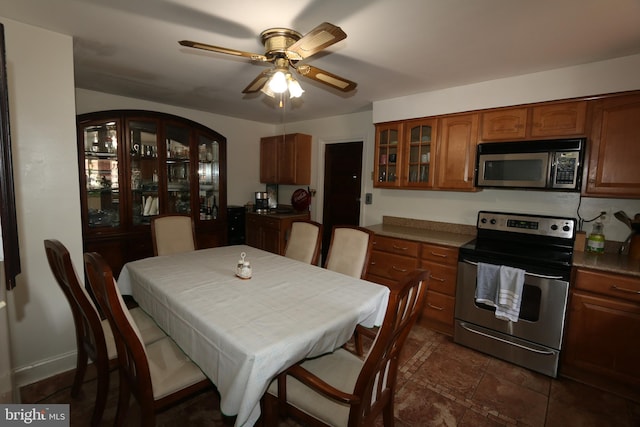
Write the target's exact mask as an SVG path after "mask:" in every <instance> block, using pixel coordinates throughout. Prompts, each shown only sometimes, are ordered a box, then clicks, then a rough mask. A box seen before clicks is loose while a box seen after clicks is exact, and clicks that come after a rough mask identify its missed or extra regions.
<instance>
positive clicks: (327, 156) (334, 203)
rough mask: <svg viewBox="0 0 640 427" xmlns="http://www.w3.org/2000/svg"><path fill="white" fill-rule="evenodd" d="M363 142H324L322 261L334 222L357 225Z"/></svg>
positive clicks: (324, 257) (336, 223)
mask: <svg viewBox="0 0 640 427" xmlns="http://www.w3.org/2000/svg"><path fill="white" fill-rule="evenodd" d="M361 182H362V142H347V143H339V144H327V145H326V147H325V151H324V205H323V210H322V224H323V230H324V231H323V237H322V260H323V261H322V262H323V263H324V260H325V259H326V256H327V252H328V250H329V243H330V242H331V229H332V228H333V226H334V225H360V190H361Z"/></svg>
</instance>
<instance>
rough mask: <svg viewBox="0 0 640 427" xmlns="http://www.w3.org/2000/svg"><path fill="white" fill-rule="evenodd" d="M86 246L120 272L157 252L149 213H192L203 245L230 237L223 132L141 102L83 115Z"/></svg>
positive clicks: (80, 137)
mask: <svg viewBox="0 0 640 427" xmlns="http://www.w3.org/2000/svg"><path fill="white" fill-rule="evenodd" d="M77 126H78V133H77V134H78V159H79V165H78V167H79V170H80V173H79V176H80V190H81V191H80V193H81V207H82V232H83V243H84V250H85V251H96V252H98V253H100V254H101V255H103V256H104V257H105V258H106V259H107V261H108V262H109V264H110V266H111V268H112V269H113V270H114V273H115V274H119V272H120V269H121V268H122V265H124V263H126V262H128V261H132V260H135V259H140V258H144V257H148V256H152V255H153V248H152V245H151V230H150V223H151V218H153V217H154V216H155V215H159V214H165V213H177V214H189V215H191V216H192V217H193V218H194V220H195V226H196V236H197V239H198V241H197V244H198V247H200V248H206V247H214V246H221V245H224V244H226V239H227V237H226V225H225V218H226V139H225V138H224V137H223V136H222V135H220V134H218V133H217V132H215V131H213V130H211V129H209V128H207V127H205V126H203V125H200V124H198V123H195V122H193V121H190V120H188V119H184V118H181V117H177V116H174V115H170V114H164V113H156V112H149V111H138V110H114V111H105V112H97V113H89V114H83V115H80V116H78V118H77Z"/></svg>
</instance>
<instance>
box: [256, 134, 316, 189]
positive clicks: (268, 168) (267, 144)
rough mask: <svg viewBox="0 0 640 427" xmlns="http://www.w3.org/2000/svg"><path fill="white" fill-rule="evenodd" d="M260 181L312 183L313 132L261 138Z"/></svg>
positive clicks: (291, 183) (297, 183)
mask: <svg viewBox="0 0 640 427" xmlns="http://www.w3.org/2000/svg"><path fill="white" fill-rule="evenodd" d="M260 182H263V183H266V184H287V185H309V184H310V183H311V135H305V134H301V133H294V134H287V135H278V136H270V137H264V138H261V139H260Z"/></svg>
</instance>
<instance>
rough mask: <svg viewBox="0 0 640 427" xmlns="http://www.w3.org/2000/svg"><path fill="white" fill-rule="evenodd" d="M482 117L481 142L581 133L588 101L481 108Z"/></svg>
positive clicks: (582, 132)
mask: <svg viewBox="0 0 640 427" xmlns="http://www.w3.org/2000/svg"><path fill="white" fill-rule="evenodd" d="M481 117H482V118H481V135H480V138H481V141H483V142H486V141H509V140H521V139H535V138H543V139H544V138H554V137H569V136H581V135H584V133H585V126H586V121H587V102H586V101H567V102H550V103H543V104H536V105H533V106H522V107H509V108H499V109H491V110H487V111H483V112H482V113H481Z"/></svg>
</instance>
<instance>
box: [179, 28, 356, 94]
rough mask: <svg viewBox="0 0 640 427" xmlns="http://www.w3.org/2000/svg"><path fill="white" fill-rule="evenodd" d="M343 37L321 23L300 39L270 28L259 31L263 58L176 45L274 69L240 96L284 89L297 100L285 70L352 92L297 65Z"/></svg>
mask: <svg viewBox="0 0 640 427" xmlns="http://www.w3.org/2000/svg"><path fill="white" fill-rule="evenodd" d="M346 37H347V34H346V33H345V32H344V31H342V29H341V28H340V27H337V26H335V25H333V24H330V23H328V22H324V23H322V24H320V25H318V26H317V27H315V28H314V29H313V30H311V31H309V32H308V33H307V34H305V35H304V36H303V35H302V34H300V33H299V32H297V31H294V30H290V29H288V28H270V29H267V30H265V31H263V32H262V33H260V39H261V40H262V44H263V45H264V47H265V53H264V54H258V53H251V52H243V51H241V50H235V49H228V48H225V47H219V46H212V45H209V44H205V43H199V42H194V41H190V40H181V41H179V42H178V43H180V44H181V45H182V46H186V47H192V48H196V49H203V50H209V51H213V52H218V53H224V54H227V55H234V56H243V57H246V58H249V59H250V60H252V61H258V62H271V63H273V64H274V67H273V68H271V69H269V70H265V71H263V72H262V73H260V74H259V75H258V77H256V78H255V79H254V80H253V81H252V82H251V83H249V85H248V86H247V87H246V88H244V90H243V91H242V93H254V92H259V91H262V92H264V93H266V94H267V95H269V96H274V93H283V92H285V91H286V90H287V89H288V90H289V95H290V96H291V97H292V98H295V97H298V96H300V95H301V94H302V92H303V90H302V88H301V87H300V85H299V84H298V82H297V81H296V80H295V79H294V78H293V76H292V75H291V73H290V72H289V67H291V68H293V69H294V70H296V71H297V73H298V74H300V75H302V76H305V77H307V78H310V79H312V80H315V81H317V82H320V83H323V84H325V85H328V86H331V87H332V88H335V89H337V90H340V91H342V92H349V91H352V90H354V89H355V88H356V85H357V84H356V83H355V82H353V81H351V80H348V79H345V78H344V77H340V76H337V75H335V74H333V73H330V72H328V71H325V70H321V69H320V68H317V67H313V66H311V65H307V64H301V63H299V62H300V61H302V60H304V59H306V58H308V57H310V56H311V55H314V54H316V53H318V52H320V51H321V50H323V49H325V48H327V47H329V46H331V45H333V44H334V43H337V42H339V41H340V40H343V39H345V38H346Z"/></svg>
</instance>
